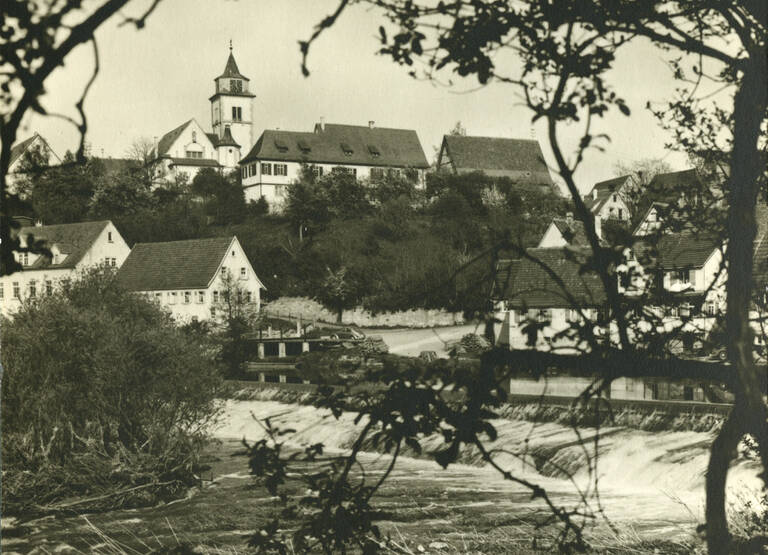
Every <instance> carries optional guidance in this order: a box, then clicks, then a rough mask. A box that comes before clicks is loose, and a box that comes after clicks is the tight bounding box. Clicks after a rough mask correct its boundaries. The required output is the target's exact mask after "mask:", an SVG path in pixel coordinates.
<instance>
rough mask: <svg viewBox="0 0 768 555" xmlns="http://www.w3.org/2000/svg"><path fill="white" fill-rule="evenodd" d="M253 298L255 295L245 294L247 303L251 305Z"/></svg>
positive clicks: (248, 292) (247, 292)
mask: <svg viewBox="0 0 768 555" xmlns="http://www.w3.org/2000/svg"><path fill="white" fill-rule="evenodd" d="M252 298H253V295H251V292H250V291H246V292H245V302H247V303H249V302H251V299H252Z"/></svg>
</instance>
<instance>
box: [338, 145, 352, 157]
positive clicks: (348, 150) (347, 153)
mask: <svg viewBox="0 0 768 555" xmlns="http://www.w3.org/2000/svg"><path fill="white" fill-rule="evenodd" d="M340 146H341V150H342V152H344V155H345V156H352V154H353V153H354V152H355V151H354V150H352V147H351V146H349V143H341V145H340Z"/></svg>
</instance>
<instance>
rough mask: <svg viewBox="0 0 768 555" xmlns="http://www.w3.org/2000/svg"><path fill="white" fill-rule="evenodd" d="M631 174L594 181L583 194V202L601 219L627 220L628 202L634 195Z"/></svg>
mask: <svg viewBox="0 0 768 555" xmlns="http://www.w3.org/2000/svg"><path fill="white" fill-rule="evenodd" d="M634 187H635V186H634V180H633V178H632V176H629V175H623V176H621V177H614V178H613V179H608V180H607V181H601V182H599V183H595V186H594V187H592V190H591V191H590V192H589V193H588V194H587V195H585V197H584V204H585V205H586V206H587V208H588V209H589V210H590V211H591V212H592V214H593V215H594V216H595V217H596V218H600V219H601V220H603V221H604V220H618V221H621V222H624V221H628V220H629V219H630V218H631V213H630V202H631V201H632V197H633V195H634V191H635V189H634Z"/></svg>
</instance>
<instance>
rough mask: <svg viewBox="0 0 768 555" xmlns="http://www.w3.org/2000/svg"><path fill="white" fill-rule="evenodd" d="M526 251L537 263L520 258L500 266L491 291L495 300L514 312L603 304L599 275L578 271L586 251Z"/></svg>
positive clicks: (604, 297)
mask: <svg viewBox="0 0 768 555" xmlns="http://www.w3.org/2000/svg"><path fill="white" fill-rule="evenodd" d="M526 252H527V253H528V254H529V255H530V256H531V257H532V258H534V260H536V261H538V262H536V261H534V260H529V259H528V258H520V259H517V260H510V261H505V262H503V263H500V265H499V268H498V271H497V275H496V284H495V288H494V291H495V293H494V297H495V298H496V299H504V300H506V301H507V303H508V305H509V306H510V307H511V308H516V309H527V308H563V307H570V306H573V303H574V302H575V303H576V304H577V305H578V306H585V307H595V306H601V305H603V304H605V301H606V295H605V290H604V289H603V284H602V281H601V280H600V278H599V276H598V275H597V274H595V273H594V272H582V270H581V268H582V265H583V263H584V261H585V260H586V256H587V250H583V249H582V250H575V249H528V250H527V251H526ZM539 262H540V263H541V264H540V263H539ZM542 265H543V266H542ZM545 267H546V268H549V269H550V270H551V271H552V272H553V273H554V274H555V276H557V277H558V278H559V280H561V281H562V285H561V284H560V283H558V280H556V279H554V278H553V277H552V276H551V275H550V273H549V272H548V271H547V270H545Z"/></svg>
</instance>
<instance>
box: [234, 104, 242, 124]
mask: <svg viewBox="0 0 768 555" xmlns="http://www.w3.org/2000/svg"><path fill="white" fill-rule="evenodd" d="M232 119H233V120H234V121H242V120H243V109H242V108H240V107H238V106H232Z"/></svg>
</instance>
